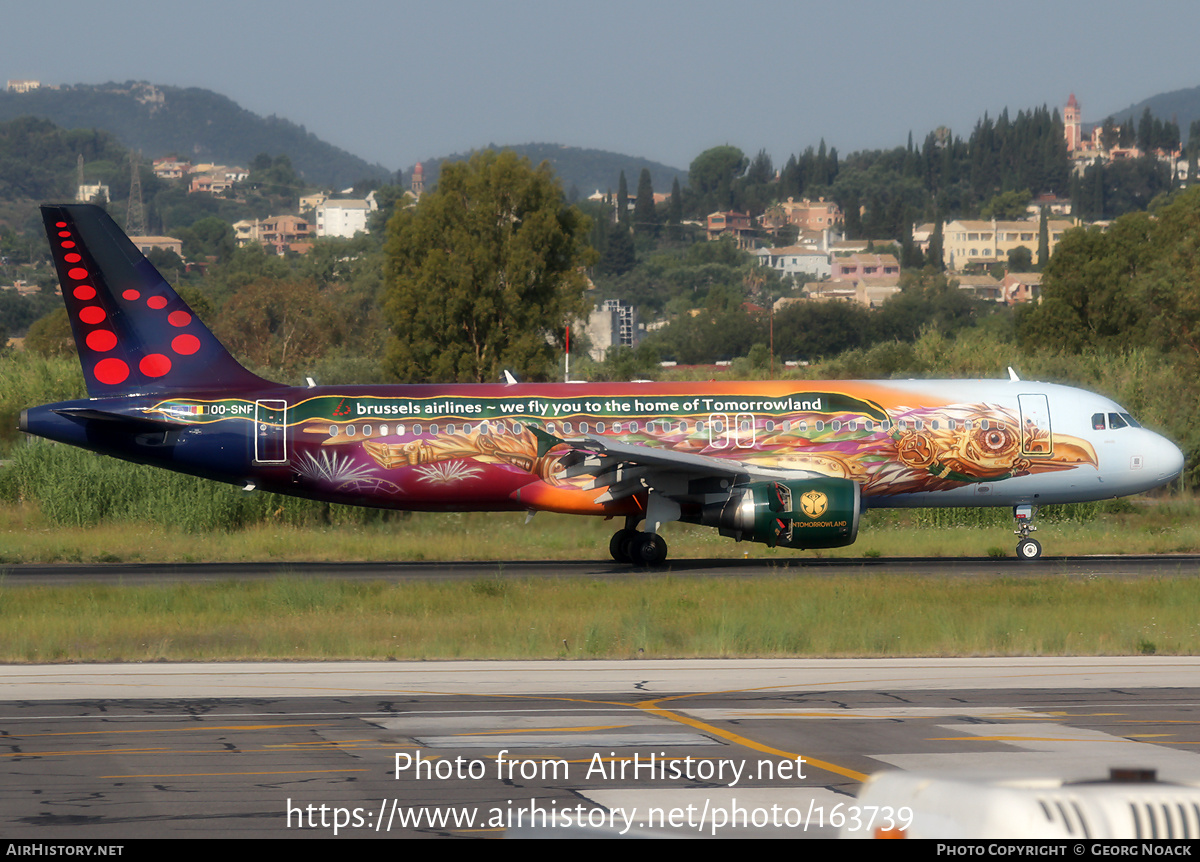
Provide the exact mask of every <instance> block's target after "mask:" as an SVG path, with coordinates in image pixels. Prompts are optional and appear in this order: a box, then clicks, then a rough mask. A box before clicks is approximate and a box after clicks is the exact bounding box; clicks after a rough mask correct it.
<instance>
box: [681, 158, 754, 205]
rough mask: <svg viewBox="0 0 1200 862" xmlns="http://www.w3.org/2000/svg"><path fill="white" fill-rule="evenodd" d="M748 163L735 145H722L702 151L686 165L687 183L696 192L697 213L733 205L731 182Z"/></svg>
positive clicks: (741, 172)
mask: <svg viewBox="0 0 1200 862" xmlns="http://www.w3.org/2000/svg"><path fill="white" fill-rule="evenodd" d="M748 164H749V162H747V160H746V156H745V154H744V153H742V151H741V150H739V149H738V148H737V147H731V146H723V147H713V148H712V149H709V150H705V151H704V152H702V153H701V154H700V155H698V156H696V158H695V159H693V160H692V164H691V166H690V167H689V168H688V184H689V185H690V186H691V190H692V192H693V193H695V195H696V198H697V203H698V205H699V207H700V212H699V214H701V215H704V214H707V213H710V212H712V211H713V210H727V209H730V208H731V207H732V206H733V205H734V200H733V181H734V180H736V179H737V178H738V177H740V176H741V175H742V174H743V173H744V172H745V170H746V167H747V165H748Z"/></svg>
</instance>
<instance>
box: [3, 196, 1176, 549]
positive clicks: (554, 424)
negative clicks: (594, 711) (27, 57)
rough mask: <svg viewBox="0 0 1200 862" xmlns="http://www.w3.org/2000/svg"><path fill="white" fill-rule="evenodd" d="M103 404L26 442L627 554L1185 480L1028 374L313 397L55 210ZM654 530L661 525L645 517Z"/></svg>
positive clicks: (836, 537) (94, 224) (71, 213)
mask: <svg viewBox="0 0 1200 862" xmlns="http://www.w3.org/2000/svg"><path fill="white" fill-rule="evenodd" d="M42 217H43V219H44V221H45V224H46V230H47V233H48V234H49V238H50V247H51V249H52V251H53V253H54V260H55V264H56V265H57V267H58V277H59V281H60V283H61V285H62V294H63V299H64V300H65V302H66V306H67V312H68V314H69V315H70V319H71V327H72V329H73V332H74V336H75V342H76V344H77V345H78V348H79V358H80V361H81V362H82V364H83V374H84V379H85V380H86V383H87V391H88V397H87V398H85V399H81V400H78V401H65V402H62V403H59V404H47V405H44V406H42V407H33V408H29V409H27V410H25V411H22V413H21V424H20V427H21V430H22V431H25V432H28V433H30V434H36V435H39V436H42V437H47V438H49V439H51V440H58V441H61V442H64V443H70V444H72V445H75V446H82V447H83V448H85V449H91V450H93V451H95V452H102V453H104V454H106V455H114V456H116V457H118V458H124V459H126V460H128V461H135V462H139V463H145V464H153V465H157V466H160V467H166V468H168V469H170V470H177V471H179V472H183V473H190V474H193V475H196V476H203V477H205V478H208V479H215V480H217V481H221V482H230V483H233V484H236V485H241V486H244V487H245V488H247V489H261V490H264V491H276V492H279V493H283V494H292V495H295V496H299V497H312V498H315V499H319V500H326V501H329V502H334V503H349V504H353V505H360V506H376V507H381V508H393V509H414V510H429V511H463V510H474V511H480V510H492V511H502V510H526V511H530V512H538V511H548V512H570V513H573V514H580V515H601V516H604V517H607V518H612V517H620V518H624V528H623V529H621V530H618V531H617V532H616V533H615V535H614V536H613V537H612V541H611V543H610V551H611V553H612V556H613V558H614V559H616V560H618V561H619V562H625V563H635V564H639V565H646V566H654V565H659V564H661V563H663V562H664V561H665V559H666V556H667V546H666V543H665V542H664V541H663V539H662V536H661V535H660V531H661V529H662V527H663V525H664V524H667V523H669V522H671V521H685V522H688V523H692V524H702V525H705V526H709V527H715V528H716V529H717V530H718V531H719V532H720V534H721V535H722V536H728V537H729V538H732V539H735V540H737V541H752V542H761V543H764V544H766V545H768V546H772V547H774V546H777V545H779V546H783V547H787V548H832V547H839V546H842V545H849V544H850V543H852V542H853V541H854V540H855V537H856V534H857V532H858V524H859V516H860V515H861V513H862V511H863V510H864V509H866V508H868V507H875V506H879V507H886V506H1010V507H1012V508H1013V514H1014V517H1015V518H1016V521H1017V529H1016V533H1017V534H1018V535H1019V537H1020V541H1019V543H1018V545H1017V555H1018V556H1019V557H1021V558H1024V559H1034V558H1036V557H1038V556H1039V555H1040V554H1041V546H1040V545H1039V544H1038V543H1037V542H1036V541H1035V540H1034V539H1032V538H1030V536H1029V533H1030V532H1031V531H1032V530H1033V529H1035V527H1034V526H1033V523H1032V521H1033V517H1034V515H1035V513H1036V511H1037V507H1039V506H1042V505H1045V504H1051V503H1071V502H1081V501H1086V500H1102V499H1106V498H1110V497H1119V496H1122V495H1125V494H1135V493H1138V492H1140V491H1146V490H1148V489H1150V488H1155V487H1157V486H1159V485H1162V484H1164V483H1166V482H1169V481H1171V480H1172V479H1174V478H1175V477H1176V476H1178V475H1179V473H1180V471H1181V470H1182V468H1183V454H1182V453H1181V452H1180V450H1179V449H1178V448H1177V447H1176V446H1174V445H1173V444H1172V443H1170V442H1169V441H1167V440H1165V439H1163V438H1162V437H1160V436H1158V435H1157V434H1154V433H1151V432H1150V431H1147V430H1145V429H1143V428H1141V427H1140V426H1139V425H1138V423H1137V422H1135V421H1134V419H1133V418H1132V417H1131V416H1130V415H1129V414H1128V413H1127V412H1126V411H1125V410H1124V409H1122V408H1121V407H1119V406H1117V405H1116V404H1114V403H1113V402H1112V401H1110V400H1108V399H1107V398H1103V397H1101V396H1099V395H1094V394H1092V393H1090V392H1085V391H1082V390H1079V389H1071V388H1068V387H1065V386H1055V385H1049V384H1044V383H1031V382H1028V381H1023V380H1019V379H1017V377H1016V375H1015V374H1011V373H1010V379H1009V380H1004V381H999V380H972V381H962V380H942V381H937V380H907V381H899V380H885V381H828V382H813V381H769V382H756V383H605V384H586V385H580V384H520V383H515V382H511V381H510V383H509V384H507V385H506V384H500V383H497V384H488V385H455V386H435V385H411V386H317V385H315V384H311V381H310V386H309V387H308V388H296V387H289V386H282V385H280V384H277V383H271V382H269V381H267V380H264V379H262V378H260V377H258V376H256V375H254V374H251V373H250V372H249V371H247V370H246V369H244V368H243V367H242V366H241V365H239V364H238V363H237V361H236V360H235V359H234V358H233V357H232V356H231V355H230V354H229V353H228V352H227V351H226V350H225V349H224V348H223V347H222V346H221V344H220V343H219V342H218V341H217V339H216V338H215V337H214V336H213V334H212V333H211V332H210V331H209V330H208V329H207V328H206V327H205V326H204V324H203V323H201V322H200V320H199V319H198V318H197V317H196V315H195V314H194V313H193V311H192V310H191V309H190V308H188V306H187V305H186V304H185V303H184V302H183V300H182V299H180V298H179V296H178V294H176V293H175V291H174V290H172V289H171V286H170V285H168V284H167V282H166V281H165V280H164V279H163V277H162V276H161V275H159V273H158V272H157V271H156V270H155V269H154V267H153V266H152V265H151V264H150V262H149V261H147V260H146V258H145V257H144V256H143V255H142V254H141V252H140V251H138V249H137V248H136V247H135V246H134V245H133V243H132V242H130V240H129V239H128V238H127V237H126V236H125V235H124V233H122V232H121V230H120V229H119V228H118V227H117V226H116V224H115V223H114V222H113V221H112V219H111V218H109V217H108V215H107V214H106V213H105V212H104V211H103V210H101V209H100V208H98V207H95V206H91V205H83V204H79V205H62V206H44V207H42ZM642 524H644V525H645V526H644V529H639V526H640V525H642Z"/></svg>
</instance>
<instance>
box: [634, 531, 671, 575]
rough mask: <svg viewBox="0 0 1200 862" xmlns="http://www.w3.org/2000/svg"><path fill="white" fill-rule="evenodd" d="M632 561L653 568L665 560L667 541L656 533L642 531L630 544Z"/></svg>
mask: <svg viewBox="0 0 1200 862" xmlns="http://www.w3.org/2000/svg"><path fill="white" fill-rule="evenodd" d="M632 551H633V553H632V556H633V562H634V563H635V564H637V565H639V566H646V567H648V568H653V567H655V566H661V565H662V564H663V563H665V562H666V561H667V543H666V541H665V540H664V539H663V537H662V536H660V535H658V534H657V533H642V534H641V536H640V537H638V539H636V540H635V541H634V542H633V545H632Z"/></svg>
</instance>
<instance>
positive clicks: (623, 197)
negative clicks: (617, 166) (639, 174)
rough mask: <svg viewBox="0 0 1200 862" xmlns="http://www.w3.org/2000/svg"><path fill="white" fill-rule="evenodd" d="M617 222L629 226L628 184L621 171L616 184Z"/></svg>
mask: <svg viewBox="0 0 1200 862" xmlns="http://www.w3.org/2000/svg"><path fill="white" fill-rule="evenodd" d="M617 221H618V222H620V223H621V224H623V225H628V224H629V184H628V183H626V182H625V172H624V171H621V179H620V181H619V182H618V183H617Z"/></svg>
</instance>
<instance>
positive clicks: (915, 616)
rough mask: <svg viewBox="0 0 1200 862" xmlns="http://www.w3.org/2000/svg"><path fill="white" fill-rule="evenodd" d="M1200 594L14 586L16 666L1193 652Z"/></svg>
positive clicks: (811, 587) (524, 585)
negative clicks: (65, 663)
mask: <svg viewBox="0 0 1200 862" xmlns="http://www.w3.org/2000/svg"><path fill="white" fill-rule="evenodd" d="M1198 601H1200V581H1196V580H1191V579H1182V578H1181V579H1151V580H1137V581H1122V580H1115V579H1104V578H1068V577H1061V576H1060V577H1053V578H1049V577H1048V578H1028V577H1022V578H1003V577H998V578H972V579H950V580H946V579H943V578H932V577H920V576H903V577H894V576H886V577H885V576H879V577H861V576H860V577H855V578H845V579H843V578H828V577H806V576H767V577H761V578H754V579H711V580H709V579H705V580H696V579H681V578H673V577H671V576H648V577H646V578H644V579H639V580H636V581H620V582H613V581H599V580H588V581H582V580H575V579H570V580H568V579H524V578H507V577H500V576H497V577H495V578H481V579H478V580H475V581H473V582H469V583H451V584H441V583H418V584H407V583H406V584H388V583H382V582H370V583H362V582H341V581H333V580H322V579H305V578H296V577H281V578H278V579H274V580H270V581H258V582H229V583H224V584H172V585H163V586H136V587H135V586H108V585H102V586H92V585H86V586H77V587H64V588H58V587H28V588H25V587H22V588H12V587H7V586H5V587H3V588H2V589H0V661H3V662H8V663H24V662H35V663H42V662H68V661H69V662H88V661H155V660H164V661H209V660H270V659H306V660H322V659H330V660H333V659H367V660H371V659H375V660H388V659H395V660H421V659H602V658H608V659H627V658H639V657H645V658H734V657H784V656H787V657H895V656H1010V655H1011V656H1017V655H1020V656H1029V655H1132V654H1160V655H1194V654H1197V652H1200V621H1197V619H1196V615H1195V608H1196V606H1197V603H1198Z"/></svg>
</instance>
